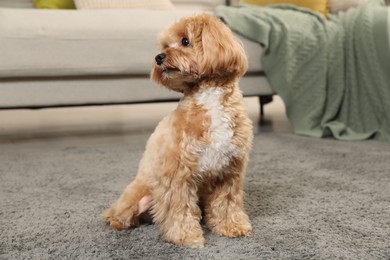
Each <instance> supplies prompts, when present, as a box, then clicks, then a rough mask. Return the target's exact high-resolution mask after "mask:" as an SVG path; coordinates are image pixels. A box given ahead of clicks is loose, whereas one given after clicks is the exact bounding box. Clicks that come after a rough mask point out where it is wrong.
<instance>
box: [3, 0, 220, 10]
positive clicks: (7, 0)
mask: <svg viewBox="0 0 390 260" xmlns="http://www.w3.org/2000/svg"><path fill="white" fill-rule="evenodd" d="M171 1H172V3H173V4H174V5H175V6H177V7H179V8H181V7H183V8H186V7H191V6H211V7H214V6H217V5H224V4H225V3H226V0H171ZM0 7H10V8H34V4H33V2H32V0H0Z"/></svg>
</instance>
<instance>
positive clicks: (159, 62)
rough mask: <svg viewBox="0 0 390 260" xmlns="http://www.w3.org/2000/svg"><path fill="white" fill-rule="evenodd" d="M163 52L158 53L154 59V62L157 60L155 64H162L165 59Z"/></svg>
mask: <svg viewBox="0 0 390 260" xmlns="http://www.w3.org/2000/svg"><path fill="white" fill-rule="evenodd" d="M165 56H166V55H165V53H160V54H158V55H157V56H156V57H155V58H154V59H155V60H156V62H157V65H161V64H163V62H164V59H165Z"/></svg>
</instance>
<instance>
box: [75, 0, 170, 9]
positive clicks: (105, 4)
mask: <svg viewBox="0 0 390 260" xmlns="http://www.w3.org/2000/svg"><path fill="white" fill-rule="evenodd" d="M75 4H76V7H77V9H154V10H169V9H174V6H173V4H172V3H171V1H170V0H110V1H107V0H75Z"/></svg>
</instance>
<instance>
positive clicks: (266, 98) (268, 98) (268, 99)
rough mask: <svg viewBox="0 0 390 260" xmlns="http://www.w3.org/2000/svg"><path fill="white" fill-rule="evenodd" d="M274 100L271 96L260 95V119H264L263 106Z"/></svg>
mask: <svg viewBox="0 0 390 260" xmlns="http://www.w3.org/2000/svg"><path fill="white" fill-rule="evenodd" d="M273 100H274V99H273V95H262V96H259V102H260V118H263V117H264V105H266V104H268V103H270V102H272V101H273Z"/></svg>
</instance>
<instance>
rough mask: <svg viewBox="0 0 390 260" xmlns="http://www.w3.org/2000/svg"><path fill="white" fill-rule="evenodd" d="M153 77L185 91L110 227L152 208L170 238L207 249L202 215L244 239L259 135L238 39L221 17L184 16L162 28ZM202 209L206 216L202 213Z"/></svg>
mask: <svg viewBox="0 0 390 260" xmlns="http://www.w3.org/2000/svg"><path fill="white" fill-rule="evenodd" d="M160 44H161V53H160V54H158V55H157V56H156V58H155V60H156V62H155V63H154V65H153V68H152V72H151V77H152V79H153V80H154V81H155V82H157V83H159V84H161V85H163V86H165V87H167V88H169V89H172V90H175V91H179V92H182V93H183V94H184V95H183V97H182V98H181V100H180V102H179V104H178V107H177V109H176V110H175V111H173V112H172V113H171V114H170V115H168V116H167V117H165V118H164V119H163V120H162V121H161V122H160V123H159V124H158V126H157V128H156V129H155V131H154V133H153V134H152V135H151V137H150V139H149V141H148V143H147V146H146V151H145V153H144V155H143V157H142V159H141V161H140V164H139V170H138V174H137V176H136V177H135V179H134V180H133V181H132V182H131V183H130V184H129V185H128V186H127V188H126V189H125V191H124V192H123V194H122V195H121V197H120V198H119V199H118V201H116V202H115V203H114V204H113V205H112V206H111V208H110V209H108V210H107V211H106V212H105V213H104V214H103V217H104V219H105V220H106V221H107V222H108V223H109V224H110V225H111V227H113V228H115V229H118V230H121V229H125V228H128V227H131V226H137V225H138V224H139V219H140V215H141V213H143V212H145V211H149V209H150V213H151V215H152V218H153V221H154V222H155V223H158V224H160V230H161V234H162V236H163V238H164V239H165V240H166V241H169V242H172V243H174V244H177V245H183V246H187V247H194V248H195V247H203V246H204V244H205V242H206V240H205V239H204V237H203V231H202V227H201V225H200V220H201V219H202V216H203V218H204V219H205V223H206V224H207V226H208V227H209V228H210V229H211V230H212V232H213V233H215V234H217V235H221V236H228V237H238V236H246V235H248V234H249V233H250V232H251V229H252V228H251V224H250V222H249V219H248V216H247V215H246V214H245V212H244V210H243V196H244V194H243V182H244V175H245V168H246V165H247V161H248V153H249V151H250V148H251V143H252V139H253V134H252V123H251V121H250V119H249V118H248V116H247V111H246V108H245V106H244V103H243V98H242V94H241V91H240V90H239V88H238V84H237V82H238V79H239V78H240V77H241V76H242V75H243V74H244V73H245V71H246V69H247V59H246V56H245V53H244V50H243V48H242V47H241V45H240V43H239V42H237V40H236V39H235V38H234V36H233V34H232V32H231V31H230V29H229V28H228V27H227V26H225V25H224V24H223V23H222V22H221V21H220V20H219V19H217V18H215V17H213V16H211V15H207V14H201V15H195V16H191V17H188V18H183V19H181V20H179V21H177V22H176V23H174V24H173V25H172V26H171V27H170V28H168V29H167V30H166V31H164V32H163V33H162V35H161V38H160ZM202 210H203V215H202Z"/></svg>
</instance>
